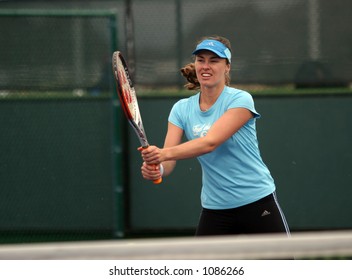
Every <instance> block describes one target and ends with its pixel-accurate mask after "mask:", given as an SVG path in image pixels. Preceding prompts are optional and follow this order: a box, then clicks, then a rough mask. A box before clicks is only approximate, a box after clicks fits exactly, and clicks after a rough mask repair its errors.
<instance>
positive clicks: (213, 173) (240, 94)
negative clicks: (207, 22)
mask: <svg viewBox="0 0 352 280" xmlns="http://www.w3.org/2000/svg"><path fill="white" fill-rule="evenodd" d="M193 55H194V62H192V63H190V64H188V65H186V66H185V67H184V68H182V69H181V73H182V74H183V76H184V77H185V78H186V79H187V81H188V83H187V84H186V87H187V88H188V89H190V90H198V91H199V92H198V93H197V94H195V95H193V96H191V97H189V98H185V99H181V100H180V101H178V102H177V103H176V104H175V105H174V106H173V108H172V110H171V112H170V115H169V119H168V121H169V122H168V130H167V134H166V138H165V143H164V147H163V148H158V147H156V146H153V145H152V146H149V148H147V149H144V150H141V155H142V158H143V161H144V162H143V165H142V167H141V171H142V175H143V177H144V178H145V179H147V180H155V179H157V178H159V177H160V176H161V175H162V176H167V175H169V174H170V173H171V172H172V171H173V169H174V167H175V165H176V161H177V160H182V159H187V158H193V157H197V158H198V160H199V162H200V164H201V167H202V191H201V203H202V212H201V215H200V220H199V224H198V227H197V230H196V235H197V236H203V235H225V234H254V233H279V232H281V233H285V234H287V235H289V228H288V225H287V223H286V220H285V217H284V214H283V212H282V210H281V208H280V206H279V204H278V201H277V197H276V194H275V183H274V180H273V178H272V176H271V174H270V172H269V170H268V168H267V166H266V165H265V164H264V162H263V160H262V158H261V155H260V151H259V148H258V142H257V137H256V119H257V118H259V117H260V114H259V113H258V112H257V111H256V109H255V107H254V101H253V98H252V96H251V95H250V94H249V93H247V92H245V91H243V90H239V89H236V88H233V87H230V86H229V85H230V75H229V72H230V70H231V45H230V42H229V40H227V39H226V38H224V37H220V36H215V37H207V38H203V40H201V41H200V42H199V43H198V45H197V46H196V49H195V50H194V51H193ZM183 134H185V135H186V137H187V139H188V141H186V142H184V143H181V142H182V136H183ZM151 164H154V165H157V166H158V168H157V170H155V169H154V168H153V167H152V166H151Z"/></svg>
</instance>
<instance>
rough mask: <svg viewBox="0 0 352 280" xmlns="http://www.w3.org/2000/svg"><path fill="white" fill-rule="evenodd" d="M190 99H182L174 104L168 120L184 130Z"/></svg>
mask: <svg viewBox="0 0 352 280" xmlns="http://www.w3.org/2000/svg"><path fill="white" fill-rule="evenodd" d="M187 103H188V99H181V100H179V101H178V102H176V103H175V104H174V106H173V107H172V109H171V112H170V114H169V119H168V121H169V122H171V123H172V124H174V125H176V126H178V127H179V128H181V129H183V130H184V116H186V115H187V114H186V113H187Z"/></svg>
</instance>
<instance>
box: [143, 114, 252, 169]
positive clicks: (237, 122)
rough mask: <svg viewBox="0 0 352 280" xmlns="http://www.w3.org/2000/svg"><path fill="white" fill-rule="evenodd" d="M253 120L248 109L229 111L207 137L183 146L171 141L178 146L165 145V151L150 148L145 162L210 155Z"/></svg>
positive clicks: (144, 155)
mask: <svg viewBox="0 0 352 280" xmlns="http://www.w3.org/2000/svg"><path fill="white" fill-rule="evenodd" d="M251 118H253V114H252V112H251V111H249V110H248V109H245V108H234V109H229V110H228V111H226V112H225V113H224V114H223V115H222V116H221V117H220V118H219V119H218V120H217V121H216V122H215V123H214V124H213V125H212V127H211V128H210V129H209V131H208V133H207V135H206V136H204V137H201V138H197V139H194V140H191V141H188V142H185V143H183V144H176V143H180V141H181V140H180V139H179V141H175V142H172V141H171V139H170V142H172V143H173V144H176V145H165V146H164V148H163V149H160V148H158V147H156V146H150V147H148V148H147V149H145V150H143V151H142V157H143V160H144V161H145V162H146V163H148V164H159V163H161V162H169V161H175V160H179V159H186V158H193V157H197V156H200V155H203V154H207V153H210V152H212V151H213V150H215V149H216V148H217V147H218V146H219V145H221V144H222V143H224V142H225V141H226V140H227V139H229V138H230V137H231V136H232V135H233V134H235V133H236V132H237V131H238V130H239V129H240V128H241V127H242V126H243V125H244V124H246V123H247V122H248V121H249V120H250V119H251ZM165 144H166V143H165ZM163 165H164V163H163Z"/></svg>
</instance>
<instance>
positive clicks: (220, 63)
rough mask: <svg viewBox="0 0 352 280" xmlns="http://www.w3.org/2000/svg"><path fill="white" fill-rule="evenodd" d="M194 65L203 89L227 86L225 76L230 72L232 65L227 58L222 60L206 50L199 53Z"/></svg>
mask: <svg viewBox="0 0 352 280" xmlns="http://www.w3.org/2000/svg"><path fill="white" fill-rule="evenodd" d="M194 64H195V68H196V74H197V79H198V81H199V83H200V85H201V87H202V86H205V87H217V86H224V85H225V81H226V80H225V74H226V73H228V72H229V71H230V64H228V63H227V60H226V59H225V58H220V57H219V56H217V55H216V54H215V53H213V52H211V51H207V50H204V51H200V52H199V53H197V55H196V59H195V62H194Z"/></svg>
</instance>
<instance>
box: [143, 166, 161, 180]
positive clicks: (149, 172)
mask: <svg viewBox="0 0 352 280" xmlns="http://www.w3.org/2000/svg"><path fill="white" fill-rule="evenodd" d="M141 172H142V176H143V178H144V179H146V180H151V181H154V180H157V179H159V178H160V177H161V176H162V174H161V172H160V165H159V164H158V165H149V164H146V163H145V162H143V164H142V167H141Z"/></svg>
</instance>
